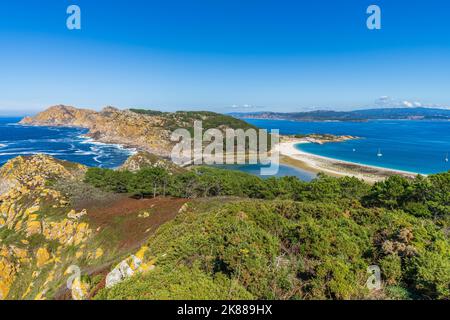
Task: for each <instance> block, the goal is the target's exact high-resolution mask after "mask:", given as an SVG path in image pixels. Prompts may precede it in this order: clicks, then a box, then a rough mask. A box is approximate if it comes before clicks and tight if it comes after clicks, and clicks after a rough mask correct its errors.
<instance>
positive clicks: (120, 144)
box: [19, 123, 425, 183]
mask: <svg viewBox="0 0 450 320" xmlns="http://www.w3.org/2000/svg"><path fill="white" fill-rule="evenodd" d="M19 125H22V126H23V125H24V124H20V123H19ZM24 126H37V127H39V126H42V125H28V124H25V125H24ZM46 126H48V125H46ZM48 127H71V128H79V129H88V128H85V127H80V126H68V125H67V126H66V125H64V126H61V125H60V126H48ZM81 136H82V137H83V138H84V139H86V142H88V143H89V142H90V143H92V144H106V145H114V146H115V147H117V148H118V149H122V150H126V151H127V152H129V153H130V155H133V154H135V153H137V152H139V151H146V152H150V153H153V154H154V152H152V150H149V149H148V148H145V147H143V146H141V145H136V144H131V143H129V142H128V141H114V140H117V139H111V137H101V138H98V137H95V135H91V134H90V133H89V132H88V133H86V134H82V135H81ZM108 138H109V139H108ZM313 142H314V141H311V139H304V138H289V139H287V140H284V141H283V142H280V143H279V144H278V145H277V146H276V150H277V151H278V152H279V154H280V161H279V163H280V164H283V165H286V166H290V167H292V168H296V169H300V170H302V171H306V172H309V173H312V174H318V173H325V174H327V175H330V176H333V177H344V176H352V177H356V178H358V179H361V180H364V181H366V182H368V183H375V182H377V181H381V180H384V179H386V178H387V177H389V176H392V175H402V176H404V177H407V178H414V177H415V176H417V175H418V174H419V173H414V172H407V171H402V170H395V169H389V168H383V167H376V166H371V165H364V164H359V163H354V162H350V161H344V160H339V159H334V158H328V157H324V156H319V155H315V154H312V153H307V152H304V151H302V150H299V149H297V148H296V147H295V146H296V145H298V144H305V143H313ZM424 176H425V175H424Z"/></svg>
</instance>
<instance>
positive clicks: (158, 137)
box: [20, 105, 255, 157]
mask: <svg viewBox="0 0 450 320" xmlns="http://www.w3.org/2000/svg"><path fill="white" fill-rule="evenodd" d="M196 120H201V121H202V125H203V130H208V129H211V128H218V129H220V130H225V129H227V128H231V129H244V130H247V129H248V128H255V127H254V126H252V125H249V124H248V123H246V122H244V121H242V120H238V119H235V118H233V117H231V116H227V115H222V114H218V113H214V112H208V111H178V112H160V111H153V110H144V109H129V110H119V109H117V108H114V107H106V108H104V109H103V110H101V111H100V112H96V111H93V110H88V109H78V108H75V107H71V106H65V105H58V106H53V107H50V108H48V109H47V110H45V111H43V112H41V113H39V114H37V115H36V116H34V117H26V118H24V119H23V120H22V121H21V122H20V123H21V124H24V125H35V126H66V127H67V126H69V127H70V126H73V127H81V128H86V129H88V130H89V133H88V136H90V137H92V138H93V139H95V140H97V141H101V142H106V143H115V144H121V145H125V146H128V147H136V148H138V149H140V150H145V151H148V152H150V153H153V154H156V155H159V156H165V157H167V156H169V155H170V152H171V150H172V147H173V144H172V142H171V141H170V135H171V133H172V131H173V130H175V129H178V128H185V129H188V130H190V131H192V127H193V124H194V121H196Z"/></svg>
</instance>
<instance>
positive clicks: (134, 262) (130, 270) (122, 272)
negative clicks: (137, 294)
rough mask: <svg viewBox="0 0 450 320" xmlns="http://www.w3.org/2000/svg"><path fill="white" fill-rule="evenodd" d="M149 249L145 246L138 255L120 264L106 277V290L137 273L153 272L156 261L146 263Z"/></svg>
mask: <svg viewBox="0 0 450 320" xmlns="http://www.w3.org/2000/svg"><path fill="white" fill-rule="evenodd" d="M148 249H149V248H148V247H146V246H144V247H142V248H141V249H140V250H139V251H138V252H137V253H136V254H134V255H131V256H130V257H128V258H127V259H125V260H123V261H122V262H120V263H119V264H118V265H117V266H116V267H115V268H114V269H113V270H112V271H111V272H110V273H109V274H108V275H107V276H106V288H111V287H113V286H115V285H116V284H118V283H120V282H122V281H123V280H125V279H126V278H129V277H131V276H133V275H134V274H136V273H141V272H146V271H149V270H153V269H154V268H155V262H156V260H155V259H153V260H150V261H148V262H145V255H146V253H147V252H148Z"/></svg>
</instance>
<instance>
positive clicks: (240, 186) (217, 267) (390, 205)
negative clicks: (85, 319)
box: [86, 168, 450, 299]
mask: <svg viewBox="0 0 450 320" xmlns="http://www.w3.org/2000/svg"><path fill="white" fill-rule="evenodd" d="M153 174H156V176H155V178H153V179H152V178H150V177H151V176H150V172H149V171H148V169H144V170H143V171H141V172H138V173H135V174H133V175H130V176H129V177H128V179H129V180H128V181H129V182H124V180H121V181H122V182H121V183H122V184H121V185H122V186H123V185H127V186H128V187H127V190H126V192H131V193H134V194H137V195H139V196H145V195H147V196H150V197H151V196H154V195H158V194H161V192H166V193H169V194H171V195H172V196H177V197H186V198H197V199H199V200H196V201H195V205H191V206H190V207H189V210H188V211H187V212H184V213H183V214H181V215H179V216H178V217H177V218H176V219H175V221H173V222H170V223H168V224H166V225H164V226H163V227H161V228H160V229H159V230H158V232H157V233H156V234H155V235H154V236H153V237H151V239H150V240H149V241H148V243H147V244H146V246H147V247H148V248H150V249H149V250H150V251H151V257H152V259H156V261H157V262H156V269H155V270H154V271H151V272H148V273H143V274H141V275H138V276H136V277H132V278H131V279H129V280H127V281H125V282H123V283H121V284H119V285H117V286H115V287H113V288H110V289H105V290H103V291H102V292H101V293H100V294H99V295H98V296H97V298H98V299H159V298H164V299H166V298H168V299H202V298H210V299H216V298H221V299H229V298H236V299H238V298H241V299H247V298H255V299H361V298H389V299H419V298H420V299H423V298H425V299H427V298H435V299H437V298H450V288H449V283H450V259H449V258H450V243H449V239H448V230H449V229H448V228H449V215H448V213H449V212H450V210H449V208H450V207H449V205H450V201H449V200H450V189H449V188H450V183H449V182H450V173H446V174H440V175H434V176H430V177H429V178H422V177H418V178H417V179H416V180H413V181H410V180H407V179H404V178H401V177H392V178H389V179H388V180H387V181H385V182H381V183H378V184H376V185H374V186H372V187H371V186H369V185H367V184H365V183H364V182H361V181H358V180H356V179H353V178H340V179H336V178H330V177H325V176H320V177H319V178H318V179H317V180H315V181H313V182H311V183H305V182H301V181H299V180H298V179H296V178H280V179H277V178H272V179H268V180H262V179H259V178H257V177H254V176H251V175H247V174H244V173H240V172H232V171H226V170H219V169H211V168H197V169H196V171H195V172H189V173H184V174H180V175H175V176H173V177H170V178H167V179H166V180H164V179H159V178H156V177H161V171H159V170H158V171H156V170H154V171H153ZM115 175H116V174H115V173H113V172H111V171H106V170H102V171H99V170H98V169H91V170H90V171H88V173H87V175H86V181H87V182H89V183H93V184H94V185H96V186H97V187H101V188H106V189H108V190H110V191H111V190H113V191H114V187H112V189H111V186H114V179H115V178H114V177H113V176H115ZM144 177H145V178H144ZM120 179H122V178H120ZM120 179H119V180H120ZM141 179H142V181H144V180H145V181H153V182H154V183H153V184H152V183H150V184H147V188H148V189H147V190H143V189H142V188H141V187H142V181H141ZM102 181H107V183H104V184H102V183H101V182H102ZM135 186H139V188H137V189H133V188H135ZM128 188H129V189H128ZM121 190H122V191H123V189H121ZM116 191H120V190H116ZM223 196H227V197H228V198H211V197H223ZM230 196H234V197H239V199H240V200H239V199H236V198H229V197H230ZM202 198H204V199H205V200H204V201H203V200H201V199H202ZM245 198H253V199H252V200H251V199H248V200H245ZM206 199H207V200H206ZM211 199H217V200H211ZM369 265H377V266H379V267H380V268H381V271H382V277H383V283H384V286H383V289H382V290H381V291H375V292H374V291H369V290H368V289H367V287H366V281H367V279H368V274H367V267H368V266H369Z"/></svg>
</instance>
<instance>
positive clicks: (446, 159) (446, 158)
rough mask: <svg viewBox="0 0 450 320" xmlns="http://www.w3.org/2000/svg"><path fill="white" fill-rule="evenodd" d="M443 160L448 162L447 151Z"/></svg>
mask: <svg viewBox="0 0 450 320" xmlns="http://www.w3.org/2000/svg"><path fill="white" fill-rule="evenodd" d="M444 160H445V162H448V153H447V154H446V156H445V159H444Z"/></svg>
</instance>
